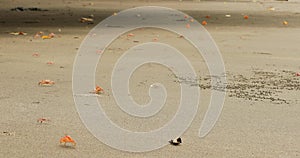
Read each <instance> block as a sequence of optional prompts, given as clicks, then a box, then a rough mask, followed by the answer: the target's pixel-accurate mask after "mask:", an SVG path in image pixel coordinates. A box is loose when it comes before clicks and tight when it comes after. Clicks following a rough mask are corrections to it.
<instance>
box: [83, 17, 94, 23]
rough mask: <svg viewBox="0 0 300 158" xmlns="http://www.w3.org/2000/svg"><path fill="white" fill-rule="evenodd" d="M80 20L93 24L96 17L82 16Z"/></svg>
mask: <svg viewBox="0 0 300 158" xmlns="http://www.w3.org/2000/svg"><path fill="white" fill-rule="evenodd" d="M80 22H81V23H87V24H93V23H94V19H92V18H85V17H82V18H81V19H80Z"/></svg>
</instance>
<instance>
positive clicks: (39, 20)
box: [0, 0, 300, 157]
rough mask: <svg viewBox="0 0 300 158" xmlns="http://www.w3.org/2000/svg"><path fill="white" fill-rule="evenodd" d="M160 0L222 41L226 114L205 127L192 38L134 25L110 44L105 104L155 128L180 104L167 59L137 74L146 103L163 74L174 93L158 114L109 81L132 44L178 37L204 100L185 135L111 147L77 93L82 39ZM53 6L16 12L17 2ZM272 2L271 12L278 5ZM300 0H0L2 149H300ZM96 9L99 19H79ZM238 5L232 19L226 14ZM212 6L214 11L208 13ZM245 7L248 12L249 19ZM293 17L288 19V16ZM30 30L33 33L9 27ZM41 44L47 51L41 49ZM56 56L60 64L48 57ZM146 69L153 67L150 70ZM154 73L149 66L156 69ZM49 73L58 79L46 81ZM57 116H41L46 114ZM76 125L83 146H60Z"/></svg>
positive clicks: (58, 153)
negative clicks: (203, 132) (130, 111)
mask: <svg viewBox="0 0 300 158" xmlns="http://www.w3.org/2000/svg"><path fill="white" fill-rule="evenodd" d="M143 5H158V6H165V7H171V8H174V9H179V10H181V11H184V12H186V13H187V14H189V15H191V16H192V17H194V18H195V19H196V20H198V21H199V22H201V21H203V20H206V21H207V22H208V24H207V25H205V26H204V27H205V28H206V29H207V30H208V31H209V33H210V34H211V36H212V37H213V39H214V40H215V42H216V44H217V45H218V47H219V49H220V51H221V53H222V56H223V60H224V63H225V67H226V75H227V82H228V83H227V86H226V88H227V90H226V100H225V103H224V108H223V111H222V114H221V116H220V118H219V120H218V122H217V124H216V125H215V127H214V128H213V130H212V131H211V132H210V133H209V134H208V135H207V136H206V137H205V138H199V137H198V129H199V127H200V125H201V121H202V119H203V117H204V114H205V111H206V109H207V106H208V103H209V101H210V100H209V99H210V93H211V90H212V89H213V88H214V87H211V85H210V84H209V83H210V80H211V78H210V76H209V73H208V71H207V68H206V66H205V62H204V60H203V58H202V57H201V56H200V55H198V54H197V53H196V52H195V50H194V49H193V48H192V47H190V46H187V45H188V44H187V43H186V41H184V39H181V38H178V37H177V36H176V35H174V34H171V33H170V32H167V31H163V30H159V29H145V30H134V31H132V33H134V34H135V35H136V36H134V37H132V38H129V39H127V38H126V35H123V36H121V37H120V38H118V39H117V40H116V41H114V43H112V44H111V45H110V47H109V48H108V49H107V50H106V51H105V52H103V57H102V58H101V61H99V64H98V67H97V72H96V74H97V75H96V83H95V84H99V85H101V86H102V87H103V88H104V90H105V93H104V94H102V95H100V96H99V101H101V102H102V103H104V106H103V108H104V109H105V110H106V111H107V114H108V115H109V117H110V118H111V119H112V120H113V121H114V122H115V123H116V124H118V125H120V126H122V127H124V128H127V129H130V130H135V131H146V130H151V129H156V128H158V127H160V126H162V125H164V124H165V123H166V122H167V121H168V120H170V119H171V118H172V116H173V114H174V113H175V112H176V109H177V108H178V103H179V101H180V100H179V99H178V98H179V97H180V93H179V91H180V89H179V86H178V85H179V83H178V80H177V78H176V76H174V75H172V73H171V72H170V71H169V70H168V69H166V68H163V67H162V66H160V65H153V64H152V65H151V64H148V65H145V66H143V67H141V68H140V69H138V70H137V71H136V73H134V75H133V76H132V81H131V82H130V90H131V92H132V96H133V98H134V99H135V100H136V102H138V103H141V104H143V103H147V102H148V101H149V98H148V97H147V96H148V88H149V86H150V85H151V84H152V83H153V82H161V83H163V84H164V85H165V86H166V88H167V90H168V96H170V97H169V98H168V100H167V102H166V105H165V107H164V108H163V109H162V111H161V112H160V113H159V114H157V115H156V116H155V117H151V118H150V119H138V120H137V119H136V118H134V117H130V116H128V115H126V114H125V113H124V112H122V111H121V110H120V109H118V107H117V106H116V104H115V102H114V98H113V96H112V92H111V87H110V73H111V69H112V66H113V63H114V62H115V61H116V60H117V58H118V57H119V56H120V55H121V54H122V52H123V51H124V50H126V49H128V48H130V47H132V46H134V45H137V44H140V43H142V42H146V41H151V40H153V38H155V37H158V41H161V42H170V43H173V44H175V45H176V46H178V47H179V49H181V50H182V52H186V53H185V55H186V56H187V58H188V59H189V60H190V61H191V63H192V65H193V66H194V67H195V69H196V70H197V74H198V75H199V78H198V80H199V81H200V84H199V85H195V84H194V82H195V81H190V80H187V82H190V84H191V85H193V86H199V87H200V89H201V100H200V105H199V109H198V113H197V116H196V118H195V119H194V121H193V123H192V125H191V127H190V128H189V129H188V130H187V131H186V132H185V133H184V134H183V135H182V139H183V144H182V145H181V146H178V147H174V146H171V145H167V146H165V147H163V148H161V149H158V150H154V151H151V152H146V153H130V152H123V151H119V150H116V149H113V148H111V147H109V146H107V145H105V144H103V143H101V142H100V141H98V140H97V139H96V138H95V137H94V136H93V135H92V134H91V133H90V132H89V131H88V130H87V129H86V128H85V126H84V125H83V123H82V122H81V120H80V118H79V115H78V113H77V111H76V108H75V103H74V100H73V96H72V95H73V94H72V70H73V63H74V60H75V57H76V54H77V50H78V48H79V46H80V43H81V42H82V41H83V40H84V38H85V36H86V35H87V34H88V32H89V31H90V30H91V29H92V28H93V27H94V26H95V25H96V24H97V23H98V22H100V21H101V20H103V19H104V18H106V17H107V16H110V15H112V14H113V13H114V12H118V11H120V10H123V9H126V8H131V7H136V6H143ZM18 6H20V7H24V8H26V7H38V8H42V9H47V11H22V12H17V11H11V10H10V9H11V8H15V7H18ZM272 7H274V8H275V10H274V11H272V9H271V10H270V8H272ZM299 7H300V3H299V1H298V2H297V1H296V0H295V1H289V2H281V1H257V2H252V1H251V2H207V1H201V2H198V1H188V2H185V1H183V2H179V1H176V2H175V1H162V2H161V1H154V2H153V1H152V2H149V1H134V2H132V3H129V2H108V1H107V2H102V1H97V2H94V1H63V0H53V1H47V2H45V1H33V0H32V1H30V0H27V1H19V0H14V1H11V2H10V3H6V2H4V1H1V2H0V12H1V14H0V42H1V45H0V65H1V66H0V73H1V77H0V87H1V89H2V90H1V91H0V110H1V116H2V117H1V119H0V142H1V144H0V145H1V146H0V157H54V156H55V157H299V155H300V149H299V146H300V144H299V142H300V137H299V131H300V126H299V125H300V124H299V120H300V115H299V113H300V108H299V105H298V104H299V100H298V96H299V94H300V91H299V90H300V89H299V82H300V77H298V76H296V75H295V74H296V73H297V72H299V71H300V65H299V62H300V54H299V52H300V48H299V46H298V43H299V34H300V11H299V9H298V8H299ZM91 14H93V15H94V24H86V23H80V22H79V19H80V18H81V17H87V16H89V15H91ZM227 14H230V15H231V17H230V18H227V17H225V15H227ZM207 15H209V16H210V18H209V19H207V18H205V17H206V16H207ZM244 15H248V16H249V19H247V20H245V19H244V18H243V16H244ZM283 21H287V22H288V25H283V24H282V23H283ZM17 31H23V32H26V33H27V35H26V36H14V35H10V34H9V33H10V32H17ZM40 31H42V32H44V34H46V35H48V34H49V33H55V34H56V36H55V37H54V38H52V39H45V40H43V39H41V38H34V35H35V34H36V33H37V32H40ZM135 41H138V42H135ZM34 53H38V54H39V56H33V54H34ZM49 61H52V62H54V64H51V65H49V64H47V62H49ZM145 72H147V73H145ZM149 72H151V73H149ZM43 79H50V80H53V81H55V85H54V86H51V87H41V86H38V82H39V81H40V80H43ZM41 117H45V118H49V120H50V121H48V122H45V123H42V124H41V123H38V122H37V121H36V120H37V119H38V118H41ZM64 134H69V135H71V136H72V138H74V140H75V141H76V142H77V146H76V147H75V148H65V147H62V146H60V145H59V139H60V138H61V137H62V136H64Z"/></svg>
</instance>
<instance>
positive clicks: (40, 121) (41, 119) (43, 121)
mask: <svg viewBox="0 0 300 158" xmlns="http://www.w3.org/2000/svg"><path fill="white" fill-rule="evenodd" d="M49 121H50V119H48V118H44V117H41V118H38V119H37V122H38V123H45V122H49Z"/></svg>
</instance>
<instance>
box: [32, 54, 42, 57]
mask: <svg viewBox="0 0 300 158" xmlns="http://www.w3.org/2000/svg"><path fill="white" fill-rule="evenodd" d="M32 56H33V57H39V56H40V54H39V53H33V54H32Z"/></svg>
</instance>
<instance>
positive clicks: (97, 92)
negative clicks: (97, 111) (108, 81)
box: [92, 86, 104, 94]
mask: <svg viewBox="0 0 300 158" xmlns="http://www.w3.org/2000/svg"><path fill="white" fill-rule="evenodd" d="M92 93H95V94H102V93H104V89H103V88H101V87H100V86H96V89H95V90H94V91H93V92H92Z"/></svg>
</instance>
